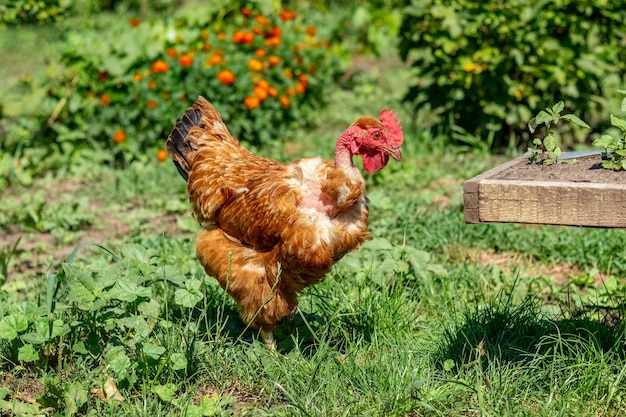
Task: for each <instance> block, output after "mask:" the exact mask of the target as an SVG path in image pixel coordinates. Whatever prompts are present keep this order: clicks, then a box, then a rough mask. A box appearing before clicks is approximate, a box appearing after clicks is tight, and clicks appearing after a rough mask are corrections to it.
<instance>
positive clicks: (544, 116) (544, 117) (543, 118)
mask: <svg viewBox="0 0 626 417" xmlns="http://www.w3.org/2000/svg"><path fill="white" fill-rule="evenodd" d="M551 121H552V116H550V115H549V114H548V113H547V112H545V111H543V110H541V111H540V112H539V113H537V117H535V123H536V125H537V126H539V125H541V124H548V123H550V122H551Z"/></svg>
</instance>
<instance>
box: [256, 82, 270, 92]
mask: <svg viewBox="0 0 626 417" xmlns="http://www.w3.org/2000/svg"><path fill="white" fill-rule="evenodd" d="M256 86H257V87H261V88H262V89H264V90H267V89H268V88H269V87H270V83H268V82H267V80H263V79H261V80H259V81H258V82H257V83H256Z"/></svg>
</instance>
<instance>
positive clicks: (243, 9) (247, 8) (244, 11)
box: [241, 7, 250, 17]
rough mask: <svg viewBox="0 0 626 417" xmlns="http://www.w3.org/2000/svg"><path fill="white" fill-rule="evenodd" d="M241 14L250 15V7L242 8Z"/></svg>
mask: <svg viewBox="0 0 626 417" xmlns="http://www.w3.org/2000/svg"><path fill="white" fill-rule="evenodd" d="M241 14H242V15H244V16H245V17H250V8H249V7H244V8H242V9H241Z"/></svg>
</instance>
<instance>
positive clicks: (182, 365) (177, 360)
mask: <svg viewBox="0 0 626 417" xmlns="http://www.w3.org/2000/svg"><path fill="white" fill-rule="evenodd" d="M170 362H171V363H172V369H173V370H175V371H179V370H181V369H187V357H186V356H185V355H183V354H182V353H172V356H171V357H170Z"/></svg>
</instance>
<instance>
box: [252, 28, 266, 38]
mask: <svg viewBox="0 0 626 417" xmlns="http://www.w3.org/2000/svg"><path fill="white" fill-rule="evenodd" d="M252 32H253V33H254V34H255V35H261V36H265V29H263V28H262V27H260V26H255V27H253V28H252Z"/></svg>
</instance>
